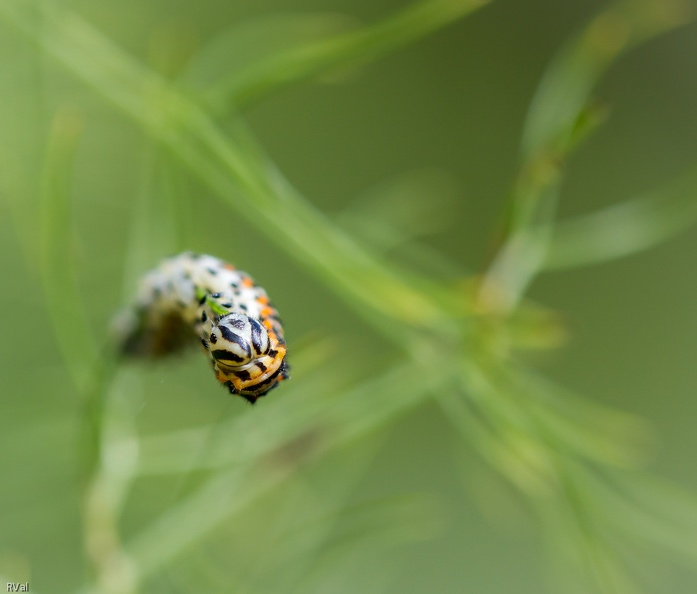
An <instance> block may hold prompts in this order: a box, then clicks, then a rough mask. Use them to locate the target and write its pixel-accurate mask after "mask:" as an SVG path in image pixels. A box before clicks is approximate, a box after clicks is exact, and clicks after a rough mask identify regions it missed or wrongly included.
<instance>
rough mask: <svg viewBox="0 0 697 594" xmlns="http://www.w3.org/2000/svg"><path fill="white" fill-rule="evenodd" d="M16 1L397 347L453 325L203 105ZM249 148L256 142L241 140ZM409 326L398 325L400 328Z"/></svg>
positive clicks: (37, 30) (14, 13)
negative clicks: (424, 330)
mask: <svg viewBox="0 0 697 594" xmlns="http://www.w3.org/2000/svg"><path fill="white" fill-rule="evenodd" d="M30 4H32V3H30V2H27V3H20V2H17V0H8V1H6V2H4V3H2V4H0V14H4V15H5V16H7V17H8V18H10V20H11V21H12V22H14V23H15V24H16V25H17V26H18V27H19V28H20V29H21V30H23V31H25V32H27V33H28V34H29V35H31V36H32V37H33V38H35V39H36V40H37V41H38V42H39V43H41V44H42V45H43V46H44V47H45V48H46V50H47V51H48V52H50V53H51V55H53V56H54V57H55V58H57V59H58V60H59V61H60V62H62V63H63V64H65V65H66V66H67V67H68V68H70V69H71V70H73V71H75V72H76V73H77V74H78V75H79V76H80V77H82V78H83V79H85V80H86V81H88V82H89V83H90V84H92V85H94V86H95V87H96V88H97V89H99V90H100V91H101V92H102V93H104V95H105V96H106V97H107V98H108V99H109V100H111V101H112V102H114V103H115V104H116V105H118V106H119V107H120V108H122V109H123V110H124V111H125V112H126V113H128V114H129V115H130V116H132V117H133V118H134V119H135V120H136V121H137V122H139V123H140V124H141V125H143V127H144V128H145V129H146V130H147V131H148V132H150V133H151V134H152V135H153V137H154V138H156V139H157V140H159V141H160V142H162V143H163V145H164V146H166V147H167V148H168V149H170V150H171V151H172V152H173V153H174V154H175V155H176V156H177V157H178V158H179V159H180V160H181V161H182V162H183V163H184V165H185V166H186V167H188V168H189V169H190V170H191V171H192V172H193V173H194V174H195V175H196V176H197V177H199V178H200V179H201V180H202V181H203V182H204V183H205V184H206V185H208V186H209V187H210V188H211V189H212V190H213V191H214V192H215V193H216V194H217V195H218V197H219V198H220V199H221V200H222V201H223V203H224V204H226V205H227V206H229V207H231V208H232V209H234V210H235V211H236V212H237V213H238V214H239V215H240V216H241V217H243V218H244V219H245V220H247V221H248V222H250V223H251V224H253V225H254V226H255V227H256V228H257V229H259V230H260V231H261V232H263V233H264V234H266V235H267V236H268V237H269V238H270V239H272V240H273V241H274V242H276V243H278V244H279V245H281V246H282V248H283V250H284V251H286V252H287V253H290V254H292V255H294V256H295V257H296V258H297V259H298V261H299V262H301V263H302V264H304V265H305V266H307V267H308V268H310V269H311V270H312V271H313V272H315V273H316V274H317V275H318V276H319V277H320V278H323V279H324V280H325V281H326V282H327V284H328V285H329V286H330V287H331V288H333V289H334V290H335V291H336V293H337V295H339V297H340V298H341V299H342V300H343V301H344V302H346V303H347V304H348V305H350V306H351V307H352V308H353V309H355V310H356V311H357V312H358V313H359V315H361V316H363V317H366V319H368V320H370V321H371V322H372V323H373V324H374V325H375V326H376V327H377V328H379V329H381V330H383V331H384V332H385V334H386V336H388V337H389V338H391V339H393V340H395V341H397V342H398V343H399V344H403V342H404V336H403V335H401V334H400V332H408V331H409V329H408V328H405V327H404V326H405V325H406V326H420V327H423V326H427V327H429V328H432V327H433V326H438V325H440V326H442V327H445V326H446V325H447V320H446V316H445V314H444V312H443V310H442V307H441V305H440V304H438V303H436V302H434V300H433V299H431V298H430V297H429V296H428V295H427V294H426V293H424V292H423V291H419V290H416V289H415V288H414V287H412V286H409V285H408V284H407V283H406V282H405V280H404V279H402V278H399V276H398V275H397V274H396V273H395V272H394V271H392V270H390V269H389V268H388V267H386V266H385V265H384V264H382V263H381V262H380V260H379V259H378V258H376V257H375V256H374V255H373V254H372V253H371V252H370V251H369V250H367V249H365V248H364V247H362V246H361V245H359V244H358V243H356V242H355V241H354V240H353V239H352V238H351V237H349V236H348V235H347V234H346V233H344V232H343V231H342V230H341V229H339V228H338V227H336V226H335V225H333V224H332V223H331V222H330V221H329V220H328V218H327V217H326V216H324V215H323V214H322V213H320V212H319V211H318V210H317V209H315V208H314V207H313V206H312V205H311V204H310V203H309V202H308V201H307V200H305V199H304V197H302V196H301V195H300V194H299V193H298V192H297V191H296V190H295V189H294V188H293V187H292V186H291V185H290V184H289V183H288V182H287V181H286V180H285V179H284V178H283V176H282V175H281V173H280V172H279V171H278V170H277V169H276V167H275V166H274V164H273V163H271V162H270V161H268V160H262V161H260V160H257V159H254V154H255V153H254V152H253V151H252V153H251V154H250V153H249V152H248V151H247V150H241V147H240V146H239V145H238V144H237V143H236V142H235V141H233V140H232V139H231V138H230V137H228V136H226V135H225V134H224V133H223V131H222V130H221V129H220V128H219V127H218V126H217V125H216V124H215V123H214V122H213V121H212V120H211V119H210V118H209V117H208V115H207V114H205V113H204V112H202V111H201V110H200V109H199V108H198V107H197V106H196V104H195V103H193V102H191V101H189V100H188V99H186V98H185V97H184V96H183V95H180V94H177V93H176V92H175V91H174V89H173V88H172V87H170V86H168V85H167V84H166V82H165V81H164V80H163V79H161V78H160V77H158V76H157V75H155V74H154V73H153V72H151V71H149V70H147V69H145V68H144V67H143V66H141V65H139V64H137V63H135V62H134V61H133V60H131V59H130V58H129V57H128V56H127V55H125V54H124V53H123V52H122V51H121V50H120V49H119V48H117V47H116V46H114V45H113V44H112V43H110V42H109V41H107V40H106V39H104V38H103V37H102V36H101V34H100V33H99V32H98V31H96V30H94V29H93V28H92V27H90V26H89V25H88V24H87V23H86V22H84V21H83V20H81V19H80V18H79V17H78V16H77V15H75V14H72V13H69V12H67V11H63V10H60V9H58V8H57V7H56V6H55V5H46V4H41V6H44V7H45V10H44V11H43V16H44V19H45V20H46V22H45V23H37V21H36V18H35V15H34V13H33V11H31V10H27V8H26V6H27V5H30ZM242 143H243V145H244V146H245V149H246V147H247V145H249V144H251V143H252V141H247V142H246V143H245V141H244V140H243V141H242ZM395 320H396V321H398V322H401V324H394V321H395Z"/></svg>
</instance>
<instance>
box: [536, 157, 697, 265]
mask: <svg viewBox="0 0 697 594" xmlns="http://www.w3.org/2000/svg"><path fill="white" fill-rule="evenodd" d="M696 221H697V167H695V168H693V169H691V170H690V171H688V172H687V173H686V174H683V175H682V176H680V177H679V178H678V179H676V180H674V181H672V182H671V183H669V184H667V185H666V186H664V187H663V188H660V189H658V190H655V191H653V192H650V193H648V194H647V195H646V196H643V197H640V198H635V199H634V200H629V201H627V202H623V203H620V204H616V205H614V206H611V207H609V208H606V209H604V210H601V211H598V212H594V213H592V214H589V215H585V216H581V217H578V218H576V219H571V220H568V221H562V222H560V223H558V224H557V225H556V227H555V229H554V233H553V235H552V239H551V242H550V246H549V250H548V253H547V259H546V260H545V264H544V266H545V268H546V269H547V270H556V269H561V268H572V267H575V266H588V265H592V264H597V263H599V262H607V261H609V260H614V259H616V258H622V257H625V256H628V255H631V254H635V253H637V252H640V251H643V250H647V249H649V248H651V247H654V246H656V245H659V244H660V243H663V242H665V241H668V240H670V239H672V238H673V237H675V236H676V235H678V234H679V233H681V232H683V231H685V230H686V229H688V228H689V227H691V226H692V225H694V223H695V222H696Z"/></svg>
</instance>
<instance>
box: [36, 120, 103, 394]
mask: <svg viewBox="0 0 697 594" xmlns="http://www.w3.org/2000/svg"><path fill="white" fill-rule="evenodd" d="M81 131H82V121H81V118H80V116H79V114H78V113H77V112H76V111H74V110H72V109H70V108H65V109H63V110H61V111H59V112H58V113H57V114H56V117H55V118H54V122H53V126H52V129H51V134H50V137H49V143H48V148H47V154H46V164H45V167H44V174H43V184H42V185H43V189H42V200H41V227H40V228H41V276H42V280H43V285H44V291H45V293H46V302H47V307H48V311H49V314H50V316H51V323H52V325H53V329H54V332H55V335H56V339H57V341H58V345H59V348H60V350H61V353H62V355H63V357H64V359H65V363H66V367H67V368H68V370H69V371H70V374H71V376H72V378H73V381H74V382H75V384H76V386H78V387H79V388H84V387H85V385H86V382H87V379H88V375H89V373H90V371H91V370H92V368H93V367H94V364H95V362H96V355H97V352H98V349H97V347H96V344H97V343H96V340H95V338H94V334H93V332H92V329H91V327H90V324H89V321H88V318H87V315H86V303H85V302H84V301H83V297H82V293H81V291H80V289H79V287H78V281H77V276H78V269H79V266H78V264H77V262H76V259H77V254H76V245H75V244H76V233H75V226H74V224H73V220H72V187H71V173H72V169H73V162H74V159H75V151H76V150H77V145H78V142H79V138H80V135H81Z"/></svg>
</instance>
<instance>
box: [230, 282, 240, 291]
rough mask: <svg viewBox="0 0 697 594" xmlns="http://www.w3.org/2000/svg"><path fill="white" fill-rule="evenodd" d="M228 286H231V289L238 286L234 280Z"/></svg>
mask: <svg viewBox="0 0 697 594" xmlns="http://www.w3.org/2000/svg"><path fill="white" fill-rule="evenodd" d="M230 286H231V287H232V288H233V289H236V288H237V287H238V285H237V283H236V282H234V281H233V282H231V283H230Z"/></svg>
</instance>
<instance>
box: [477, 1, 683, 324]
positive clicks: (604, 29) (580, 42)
mask: <svg viewBox="0 0 697 594" xmlns="http://www.w3.org/2000/svg"><path fill="white" fill-rule="evenodd" d="M690 17H691V15H690V14H689V13H688V11H687V8H686V4H685V3H684V2H682V0H675V1H671V0H669V1H668V2H661V1H659V0H646V1H641V2H618V3H615V4H614V5H612V6H611V7H610V8H608V9H606V10H604V11H602V12H601V13H600V14H599V15H598V16H597V17H596V18H595V19H593V20H592V21H591V23H590V24H589V25H588V26H587V27H586V28H585V29H584V30H583V31H582V32H581V34H580V35H579V36H578V37H577V38H576V39H575V40H573V41H571V42H570V43H568V44H567V45H566V46H565V47H564V48H563V49H562V50H561V51H560V52H559V54H558V56H557V58H556V59H555V60H554V61H553V62H552V63H551V64H550V66H549V67H548V69H547V71H546V73H545V75H544V77H543V78H542V80H541V82H540V84H539V86H538V89H537V91H536V93H535V96H534V98H533V100H532V103H531V105H530V109H529V111H528V115H527V117H526V121H525V125H524V132H523V139H522V144H521V157H522V165H521V169H520V174H519V176H518V179H517V181H516V183H515V185H514V188H513V191H512V194H511V197H510V200H509V209H508V213H507V220H506V222H505V225H504V229H503V233H502V239H503V243H502V247H501V249H500V251H499V253H498V254H497V256H496V257H495V259H494V261H493V263H492V264H491V266H490V268H489V270H488V272H487V274H486V275H485V277H484V279H483V280H482V283H481V289H480V292H479V301H480V302H481V303H482V305H483V306H484V307H486V308H488V309H493V310H497V311H502V312H509V311H511V309H512V308H513V307H514V306H515V305H516V304H517V303H518V302H519V300H520V298H521V297H522V295H523V294H524V292H525V290H526V289H527V287H528V286H529V284H530V282H531V281H532V279H533V278H534V277H535V276H536V275H537V273H538V272H539V271H540V270H541V268H542V267H543V266H544V264H545V260H546V258H547V252H548V249H549V242H550V240H551V237H552V230H553V221H554V216H555V211H556V204H557V200H558V195H559V187H560V182H561V173H562V166H563V163H564V161H565V159H566V158H567V157H568V156H569V155H570V154H571V152H572V151H573V149H574V148H575V147H576V146H577V145H578V143H579V141H580V140H582V139H583V138H585V137H586V136H587V135H588V133H589V131H591V130H592V129H593V128H595V127H596V126H597V125H598V124H599V123H600V122H601V121H602V119H603V112H602V111H601V110H598V109H597V108H593V107H591V106H590V99H591V93H592V91H593V89H594V87H595V85H596V84H597V83H598V81H599V80H600V78H601V77H602V75H603V74H604V73H605V71H606V70H607V69H608V68H609V67H610V65H611V64H612V63H613V62H615V61H616V60H617V59H618V58H619V56H621V55H622V53H623V52H625V51H627V50H628V49H630V48H632V47H634V46H636V45H637V44H639V43H641V42H643V41H645V40H647V39H649V38H650V37H652V36H654V35H657V34H659V33H661V32H664V31H666V30H668V29H670V28H673V27H676V26H678V25H680V24H683V23H684V22H686V21H687V20H688V19H689V18H690Z"/></svg>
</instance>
